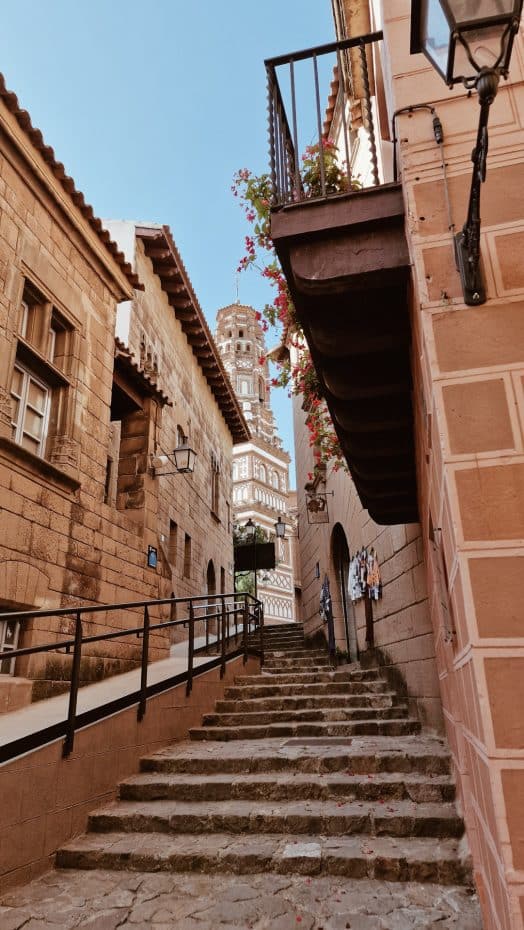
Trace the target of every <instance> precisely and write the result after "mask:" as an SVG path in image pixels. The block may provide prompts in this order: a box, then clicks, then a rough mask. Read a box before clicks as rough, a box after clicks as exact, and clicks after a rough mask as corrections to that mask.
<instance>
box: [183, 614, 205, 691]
mask: <svg viewBox="0 0 524 930" xmlns="http://www.w3.org/2000/svg"><path fill="white" fill-rule="evenodd" d="M206 630H207V621H206ZM194 653H195V612H194V608H193V601H191V600H190V601H189V637H188V643H187V685H186V696H187V697H189V695H190V694H191V691H192V690H193V656H194Z"/></svg>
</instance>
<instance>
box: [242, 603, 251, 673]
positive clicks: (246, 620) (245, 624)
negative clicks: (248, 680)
mask: <svg viewBox="0 0 524 930" xmlns="http://www.w3.org/2000/svg"><path fill="white" fill-rule="evenodd" d="M248 627H249V604H248V602H247V594H244V620H243V623H242V642H243V644H244V665H245V664H246V662H247V635H248Z"/></svg>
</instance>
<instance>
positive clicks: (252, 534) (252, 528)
mask: <svg viewBox="0 0 524 930" xmlns="http://www.w3.org/2000/svg"><path fill="white" fill-rule="evenodd" d="M244 530H245V532H246V536H247V538H248V540H249V542H250V543H251V545H252V546H253V571H254V575H255V597H257V596H258V591H257V527H256V524H255V523H253V520H252V519H251V517H250V518H249V520H248V521H247V523H246V524H245V526H244Z"/></svg>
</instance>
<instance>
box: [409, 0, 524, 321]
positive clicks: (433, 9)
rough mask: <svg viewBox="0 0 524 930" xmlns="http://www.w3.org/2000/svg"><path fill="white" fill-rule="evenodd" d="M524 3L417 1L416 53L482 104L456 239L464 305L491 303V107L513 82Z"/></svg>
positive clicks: (508, 0) (520, 0)
mask: <svg viewBox="0 0 524 930" xmlns="http://www.w3.org/2000/svg"><path fill="white" fill-rule="evenodd" d="M522 3H523V0H412V6H411V54H415V53H416V52H424V54H425V55H426V57H427V58H428V59H429V61H430V62H431V64H432V65H433V67H434V68H435V69H436V70H437V71H438V73H439V74H440V76H441V77H442V78H443V79H444V80H445V81H446V83H447V84H448V86H449V87H453V85H454V84H458V83H462V84H464V86H465V87H466V88H467V89H468V90H473V89H475V90H476V91H477V93H478V98H479V104H480V118H479V126H478V132H477V142H476V145H475V148H474V150H473V154H472V156H471V158H472V161H473V178H472V182H471V191H470V196H469V206H468V215H467V219H466V222H465V223H464V226H463V228H462V230H461V232H459V233H457V234H456V236H455V258H456V263H457V268H458V271H459V273H460V277H461V279H462V289H463V292H464V301H465V303H466V304H468V305H470V306H477V305H478V304H483V303H485V301H486V291H485V287H484V283H483V281H482V276H481V272H480V190H481V184H482V182H483V181H485V179H486V161H487V157H488V119H489V109H490V107H491V104H492V103H493V101H494V99H495V97H496V95H497V90H498V85H499V81H500V78H501V76H502V77H504V78H507V76H508V71H509V63H510V58H511V52H512V49H513V40H514V38H515V35H516V33H517V31H518V28H519V23H520V17H521V14H522Z"/></svg>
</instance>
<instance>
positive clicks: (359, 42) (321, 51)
mask: <svg viewBox="0 0 524 930" xmlns="http://www.w3.org/2000/svg"><path fill="white" fill-rule="evenodd" d="M382 39H383V33H382V32H381V31H378V32H372V33H368V34H367V35H362V36H357V37H355V38H351V39H343V40H341V41H338V42H329V43H327V44H324V45H318V46H316V47H315V48H309V49H302V50H300V51H296V52H292V53H290V54H287V55H279V56H277V57H274V58H267V59H266V60H265V62H264V64H265V67H266V77H267V92H268V122H269V150H270V177H271V187H272V206H273V207H282V206H286V205H288V204H291V203H297V202H302V201H304V200H306V199H307V200H309V199H319V198H322V199H325V198H327V197H329V196H332V195H333V194H336V193H348V192H351V191H352V190H354V189H355V188H356V187H358V188H360V187H361V186H363V185H362V184H361V183H360V181H357V179H356V178H355V177H353V176H352V172H351V163H350V162H351V151H352V140H353V136H354V129H353V127H352V125H351V121H349V124H348V118H347V116H346V99H345V90H344V81H343V79H342V76H343V74H344V67H343V62H342V57H341V56H342V54H343V53H348V52H349V51H351V50H353V51H354V52H355V53H356V54H355V63H356V65H358V69H359V70H360V76H361V83H362V90H363V92H362V96H361V97H359V100H360V103H361V114H362V122H363V124H364V125H365V128H366V130H367V134H368V142H369V169H370V174H371V178H372V185H371V186H376V185H378V184H379V183H380V178H379V159H378V152H377V141H376V140H377V132H376V129H375V117H374V113H373V103H372V100H373V94H372V89H371V81H370V73H369V72H370V67H369V63H368V50H369V47H370V46H372V45H373V44H374V43H378V42H380V41H381V40H382ZM333 53H334V54H336V64H337V68H338V74H339V87H338V97H337V105H339V106H340V114H341V130H340V137H341V141H342V144H343V155H344V156H345V171H344V174H345V177H346V183H345V184H344V188H345V189H344V190H340V191H334V190H332V189H330V186H329V184H328V183H327V181H326V176H325V174H326V172H325V165H324V155H323V153H324V145H325V143H326V139H325V138H324V135H323V129H322V118H321V112H322V109H324V110H325V107H326V104H327V100H323V101H322V100H321V98H320V88H319V75H318V59H319V58H320V57H321V56H324V55H328V54H333ZM308 59H310V60H311V61H312V64H313V79H314V87H315V109H314V121H315V123H316V136H317V144H318V157H319V171H320V181H319V190H318V191H315V192H314V193H311V191H306V190H305V188H304V184H303V182H302V178H301V175H300V167H299V166H300V151H299V125H298V120H297V100H298V97H297V90H296V73H295V64H296V63H297V62H299V61H307V60H308ZM286 66H287V67H288V68H289V84H290V92H291V106H290V112H291V119H288V115H287V113H286V108H285V105H284V102H283V94H282V90H281V85H280V81H279V77H278V74H277V69H278V68H282V67H284V68H285V67H286ZM290 123H291V125H290Z"/></svg>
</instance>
